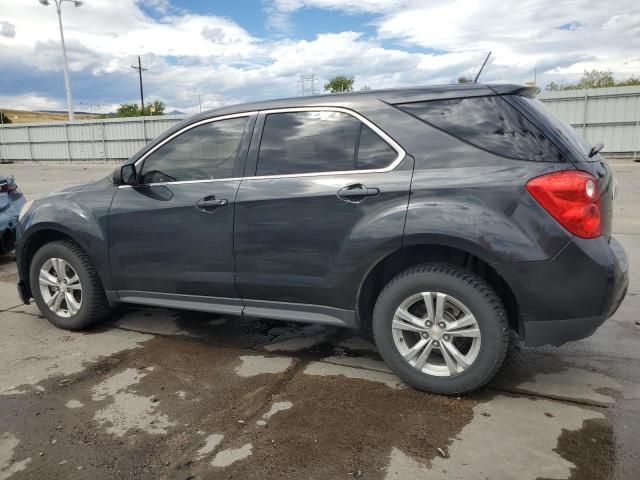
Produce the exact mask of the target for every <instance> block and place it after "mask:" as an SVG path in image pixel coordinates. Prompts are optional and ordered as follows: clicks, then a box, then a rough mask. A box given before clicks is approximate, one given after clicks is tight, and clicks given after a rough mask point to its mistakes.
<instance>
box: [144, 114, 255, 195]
mask: <svg viewBox="0 0 640 480" xmlns="http://www.w3.org/2000/svg"><path fill="white" fill-rule="evenodd" d="M247 121H248V117H241V118H232V119H228V120H219V121H215V122H211V123H205V124H204V125H200V126H197V127H194V128H191V129H189V130H187V131H186V132H184V133H182V134H180V135H179V136H177V137H176V138H174V139H173V140H170V141H169V142H167V143H166V144H164V145H163V146H162V147H160V148H159V149H158V150H156V151H155V152H153V153H152V154H151V155H149V156H148V157H147V158H146V159H145V161H144V165H143V167H142V179H141V180H142V183H160V182H174V181H186V180H212V179H220V178H230V177H233V176H234V167H235V165H236V160H237V156H238V149H239V147H240V140H241V138H242V134H243V132H244V129H245V127H246V125H247Z"/></svg>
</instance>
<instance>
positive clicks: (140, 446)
mask: <svg viewBox="0 0 640 480" xmlns="http://www.w3.org/2000/svg"><path fill="white" fill-rule="evenodd" d="M2 167H5V166H4V165H3V166H2ZM83 168H86V169H87V170H82V169H83ZM5 169H6V170H8V173H14V172H15V174H16V178H17V180H18V184H19V185H20V186H21V188H22V189H23V191H25V192H26V193H27V195H30V196H31V198H33V197H35V196H38V195H40V194H42V193H44V191H46V190H47V189H46V188H44V187H43V183H47V182H43V181H42V179H50V178H55V179H56V181H55V182H57V183H56V185H58V184H60V186H63V185H64V178H67V179H71V180H69V181H68V182H67V183H69V184H71V183H74V182H78V181H81V180H82V179H84V178H86V179H87V180H89V179H91V178H98V177H99V176H101V175H103V173H102V172H105V173H104V174H106V172H108V171H109V170H111V169H113V165H88V164H84V165H49V166H47V167H46V168H43V169H40V167H39V166H34V165H30V166H27V165H19V166H16V165H14V166H11V165H10V166H6V168H5ZM615 169H616V171H617V173H618V179H619V182H620V196H619V198H618V199H617V204H616V222H615V232H616V236H617V237H618V238H619V239H620V240H621V242H623V244H624V245H625V247H626V248H627V251H628V253H629V255H630V257H631V258H630V259H631V267H632V268H633V267H634V265H636V264H640V253H636V252H640V250H639V249H638V247H640V202H638V199H639V197H640V166H637V165H632V164H617V165H615ZM61 177H62V178H61ZM639 266H640V265H639ZM636 272H640V270H635V269H634V270H632V281H631V287H630V294H629V296H628V297H627V299H626V300H625V302H624V304H623V305H622V307H621V308H620V311H619V312H618V313H616V315H615V316H614V318H612V319H611V320H609V321H608V322H607V323H605V325H604V326H603V327H602V328H601V329H599V330H598V331H597V332H596V334H595V335H593V336H592V337H590V338H588V339H585V340H582V341H580V342H574V343H570V344H567V345H564V346H562V347H558V348H555V347H542V348H535V349H534V348H526V347H524V346H522V345H519V344H515V345H513V346H512V347H511V349H510V351H509V355H508V357H507V359H506V361H505V364H504V366H503V368H502V369H501V371H500V372H499V373H498V375H497V376H496V378H495V379H494V381H493V382H492V383H491V384H490V385H488V386H487V387H485V388H484V389H482V390H481V391H479V392H476V393H475V394H473V395H468V396H464V397H459V398H458V397H444V396H438V395H430V394H426V393H422V392H418V391H415V390H413V389H411V388H408V387H407V386H405V385H403V384H402V382H401V381H400V380H399V379H398V378H397V377H396V376H395V375H393V374H392V373H391V372H390V371H389V370H388V368H387V367H386V365H385V364H384V363H383V362H382V361H381V360H380V358H379V357H378V355H377V354H376V352H375V348H374V347H373V345H371V343H370V342H369V340H368V339H366V338H361V337H358V336H356V335H355V334H354V332H351V331H348V330H342V329H337V328H326V327H322V326H317V325H305V324H292V323H284V322H276V321H267V320H262V319H239V318H233V317H224V316H218V315H211V314H203V313H193V312H181V311H173V310H162V309H134V308H127V309H121V310H119V311H118V312H117V313H116V314H114V315H113V316H112V317H111V318H110V319H109V320H108V321H107V322H104V323H102V324H101V325H99V326H97V327H96V328H94V329H93V330H91V331H88V332H82V333H74V332H66V331H62V330H58V329H56V328H55V327H53V326H51V325H50V324H49V323H48V322H47V321H46V320H44V319H43V318H42V317H41V316H40V314H39V312H38V311H37V309H36V307H35V306H34V305H29V306H26V305H20V301H19V300H18V297H17V294H16V292H15V287H14V283H15V281H16V269H15V262H13V261H12V258H11V257H10V256H5V257H0V326H1V327H2V335H1V336H0V480H2V479H5V478H15V479H20V478H38V479H41V478H48V479H49V478H50V479H73V478H94V479H103V478H104V479H111V478H125V479H126V478H131V479H133V478H135V479H138V478H143V479H146V478H149V479H157V478H160V479H161V478H178V479H189V478H225V479H226V478H240V479H245V478H247V479H271V478H274V479H275V478H278V479H280V478H292V479H298V478H313V479H315V478H317V479H327V478H331V479H333V478H345V479H351V478H366V479H416V478H429V479H432V478H436V479H439V478H443V479H444V478H447V479H470V478H473V479H483V478H487V479H510V478H518V479H537V478H549V479H560V478H573V479H608V478H620V479H635V478H640V447H639V445H640V441H639V440H640V439H639V437H640V348H638V339H639V338H640V325H639V324H638V323H637V322H640V315H638V312H640V273H638V274H636Z"/></svg>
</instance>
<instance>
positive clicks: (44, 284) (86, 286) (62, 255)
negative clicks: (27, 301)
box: [29, 240, 109, 330]
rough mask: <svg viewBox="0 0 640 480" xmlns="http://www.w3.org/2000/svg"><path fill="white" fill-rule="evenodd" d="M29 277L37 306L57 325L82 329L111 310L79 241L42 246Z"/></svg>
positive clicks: (36, 255)
mask: <svg viewBox="0 0 640 480" xmlns="http://www.w3.org/2000/svg"><path fill="white" fill-rule="evenodd" d="M29 278H30V283H31V293H32V294H33V298H34V300H35V302H36V305H38V308H39V309H40V311H41V312H42V314H43V315H44V316H45V317H46V318H47V319H48V320H49V321H50V322H51V323H53V324H54V325H56V326H57V327H60V328H64V329H67V330H82V329H84V328H87V327H89V326H90V325H92V324H93V323H95V322H97V321H98V320H100V319H102V318H104V317H105V316H106V315H108V313H109V303H108V302H107V299H106V296H105V294H104V289H103V287H102V283H101V282H100V278H99V277H98V273H97V272H96V270H95V268H94V267H93V265H92V264H91V262H90V260H89V257H88V256H87V254H86V253H85V252H84V250H82V249H81V248H80V247H79V246H78V245H77V244H76V243H75V242H72V241H70V240H61V241H56V242H52V243H48V244H46V245H44V246H42V247H41V248H40V249H39V250H38V251H37V252H36V254H35V255H34V257H33V260H32V261H31V268H30V272H29Z"/></svg>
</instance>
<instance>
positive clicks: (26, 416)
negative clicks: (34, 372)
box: [0, 337, 286, 479]
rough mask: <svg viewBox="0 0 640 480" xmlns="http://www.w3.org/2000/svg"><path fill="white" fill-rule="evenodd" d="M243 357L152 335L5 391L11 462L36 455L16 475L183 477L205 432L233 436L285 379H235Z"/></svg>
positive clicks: (2, 415)
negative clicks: (28, 386) (139, 344)
mask: <svg viewBox="0 0 640 480" xmlns="http://www.w3.org/2000/svg"><path fill="white" fill-rule="evenodd" d="M243 353H246V352H244V351H238V350H233V349H218V348H215V347H210V346H207V345H203V344H200V343H198V342H193V341H188V340H184V339H179V338H167V337H156V338H155V339H153V340H150V341H149V342H148V343H146V344H145V345H144V347H143V348H140V349H135V350H130V351H126V352H122V353H120V354H116V355H114V356H112V357H109V358H107V359H104V360H103V361H100V362H98V363H96V364H94V365H92V366H90V367H89V368H87V369H86V370H84V371H82V372H80V373H78V374H76V375H70V376H64V377H56V378H50V379H48V380H46V381H44V382H42V383H41V384H40V385H39V386H41V387H44V391H38V390H36V389H33V390H32V391H30V392H28V393H25V394H22V395H8V396H4V397H1V398H0V432H11V434H12V435H13V436H15V438H17V439H18V440H19V443H18V444H17V445H15V447H14V449H13V456H12V461H13V462H19V461H22V460H23V459H25V458H29V457H30V458H31V462H30V463H29V464H28V465H27V468H26V469H25V470H23V471H21V472H18V473H17V474H16V476H15V477H14V478H18V479H19V478H64V479H73V478H94V479H102V478H105V479H111V478H125V479H126V478H136V479H138V478H149V479H151V478H153V479H156V478H168V477H170V478H174V477H178V478H180V477H181V476H182V475H184V477H187V475H188V472H189V471H190V469H191V467H192V464H194V462H196V463H197V460H196V459H197V458H198V456H199V455H201V453H200V454H199V453H198V452H199V451H201V449H202V448H203V447H204V446H205V445H206V444H207V438H209V437H210V435H212V434H215V433H219V434H224V435H225V436H231V437H234V436H237V435H238V432H239V431H240V430H242V429H243V428H245V426H246V424H247V422H248V421H249V420H248V419H252V418H254V417H255V416H257V415H259V414H260V415H261V414H262V413H263V412H262V410H263V408H264V407H265V406H266V405H268V404H270V403H269V400H268V398H269V392H270V389H271V388H272V387H273V385H274V384H276V383H277V382H280V381H282V379H283V378H284V376H285V375H286V372H285V373H280V374H263V375H255V376H252V377H249V378H243V377H240V376H238V375H237V374H236V373H235V369H236V368H237V366H238V365H239V364H240V361H239V357H240V356H241V355H242V354H243ZM132 369H135V371H137V372H139V374H138V375H134V374H133V373H132V372H131V370H132ZM178 392H184V395H180V394H178ZM70 400H74V402H73V403H72V404H71V405H70V406H73V407H75V408H69V407H68V406H67V403H68V402H69V401H70ZM81 404H82V406H80V405H81ZM132 404H134V405H137V406H138V408H136V409H131V408H130V407H131V405H132ZM132 413H133V414H134V415H133V416H132ZM241 422H242V423H241ZM109 432H111V433H109ZM165 432H166V433H165ZM205 451H206V449H205ZM40 453H42V455H41V454H40ZM205 460H207V462H205ZM205 460H203V463H208V461H210V460H211V459H210V458H208V459H205ZM211 468H213V467H211Z"/></svg>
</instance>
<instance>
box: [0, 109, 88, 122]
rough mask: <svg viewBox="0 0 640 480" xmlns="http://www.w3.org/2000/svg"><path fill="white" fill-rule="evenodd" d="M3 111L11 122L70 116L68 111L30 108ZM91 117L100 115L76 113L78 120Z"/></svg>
mask: <svg viewBox="0 0 640 480" xmlns="http://www.w3.org/2000/svg"><path fill="white" fill-rule="evenodd" d="M2 112H3V113H4V114H5V115H6V116H7V117H9V119H10V120H11V123H26V122H64V121H66V120H68V118H69V116H68V115H67V114H66V113H51V112H30V111H28V110H11V109H4V108H3V109H2ZM91 118H99V115H89V114H82V113H81V114H76V120H87V119H91Z"/></svg>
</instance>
